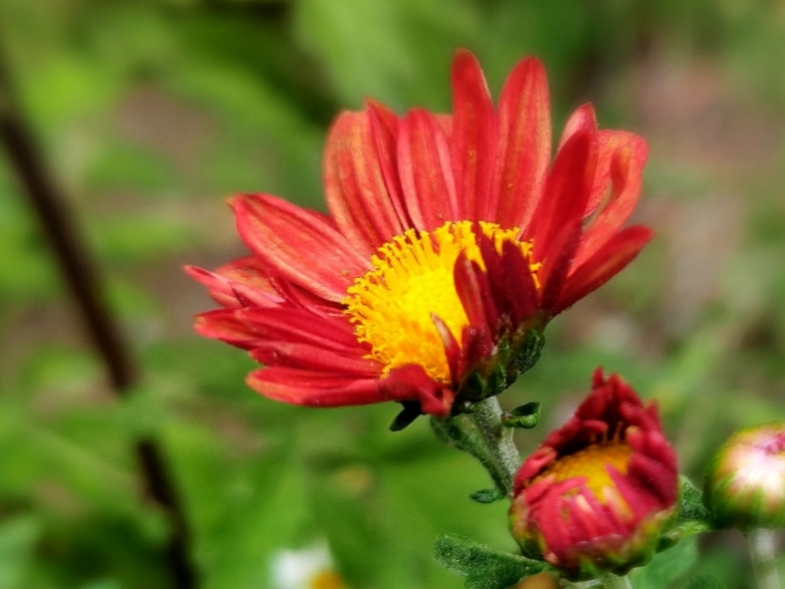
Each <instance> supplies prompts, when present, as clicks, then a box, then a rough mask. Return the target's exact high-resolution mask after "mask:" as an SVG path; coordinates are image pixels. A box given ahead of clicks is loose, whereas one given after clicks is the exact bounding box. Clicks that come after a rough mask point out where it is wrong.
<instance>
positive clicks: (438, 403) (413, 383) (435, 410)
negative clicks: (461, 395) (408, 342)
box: [381, 364, 455, 417]
mask: <svg viewBox="0 0 785 589" xmlns="http://www.w3.org/2000/svg"><path fill="white" fill-rule="evenodd" d="M381 386H382V390H383V392H384V394H385V395H386V396H387V398H388V399H392V400H395V401H419V403H420V409H421V410H422V411H423V413H427V414H429V415H434V416H436V417H447V415H449V414H450V409H451V408H452V403H453V401H454V400H455V392H454V391H453V390H452V389H451V388H449V387H448V386H446V385H444V384H442V383H439V382H436V381H435V380H433V379H432V378H431V377H429V376H428V374H427V373H426V372H425V370H423V367H422V366H419V365H416V364H410V365H408V366H402V367H401V368H396V369H395V370H392V371H390V374H389V376H388V377H387V378H385V379H384V380H383V381H382V384H381Z"/></svg>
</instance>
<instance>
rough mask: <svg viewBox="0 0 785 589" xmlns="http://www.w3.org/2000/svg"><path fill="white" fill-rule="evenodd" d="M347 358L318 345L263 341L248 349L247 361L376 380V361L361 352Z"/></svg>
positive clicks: (377, 374) (377, 372)
mask: <svg viewBox="0 0 785 589" xmlns="http://www.w3.org/2000/svg"><path fill="white" fill-rule="evenodd" d="M353 351H354V352H355V354H353V355H352V356H351V357H349V356H347V355H346V353H342V354H338V353H336V352H334V351H331V350H326V349H324V348H322V347H321V346H313V345H309V344H300V343H293V342H282V341H266V342H263V343H260V344H259V345H258V346H257V347H256V348H254V349H253V350H251V358H253V359H254V360H256V361H257V362H260V363H262V364H266V365H268V366H288V367H290V368H302V369H306V370H316V371H325V372H333V373H336V374H344V375H347V376H353V377H366V378H378V377H379V374H380V372H381V367H380V366H379V364H378V362H374V361H373V360H368V359H366V358H364V357H363V356H364V352H365V351H364V350H361V349H357V350H353Z"/></svg>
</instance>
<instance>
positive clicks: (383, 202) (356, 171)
mask: <svg viewBox="0 0 785 589" xmlns="http://www.w3.org/2000/svg"><path fill="white" fill-rule="evenodd" d="M371 127H372V125H371V121H370V117H369V114H368V112H367V111H366V112H361V113H359V112H343V113H341V115H340V116H339V117H338V119H337V120H336V121H335V123H333V126H332V128H331V130H330V134H329V135H328V137H327V146H326V147H325V150H324V189H325V198H326V201H327V206H328V207H329V209H330V212H331V213H332V214H333V218H334V219H335V222H336V223H337V225H338V227H339V228H340V229H341V231H342V232H343V234H344V235H346V237H347V238H348V239H349V240H350V241H351V242H352V243H353V244H355V246H356V247H357V249H358V250H360V251H362V252H363V253H364V254H365V255H366V256H368V257H370V256H371V255H372V254H373V253H374V252H375V251H376V248H378V247H379V246H380V245H382V244H383V243H385V242H386V241H388V240H389V239H390V238H391V237H392V236H393V235H398V234H399V233H402V232H403V225H402V224H401V221H400V219H399V218H398V214H397V213H396V211H395V208H394V206H393V203H392V200H391V198H390V195H389V193H388V191H387V185H386V182H385V178H384V173H383V171H382V167H381V163H380V161H379V154H378V151H377V145H376V140H375V138H374V135H373V133H372V130H371Z"/></svg>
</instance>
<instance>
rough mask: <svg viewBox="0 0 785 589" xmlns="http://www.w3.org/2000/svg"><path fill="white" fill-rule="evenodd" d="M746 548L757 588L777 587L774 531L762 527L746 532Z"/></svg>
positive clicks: (777, 574) (778, 586)
mask: <svg viewBox="0 0 785 589" xmlns="http://www.w3.org/2000/svg"><path fill="white" fill-rule="evenodd" d="M747 549H748V550H749V552H750V559H751V560H752V569H753V570H754V571H755V580H756V582H757V585H758V589H779V588H780V578H779V571H778V570H777V550H776V546H775V542H774V531H773V530H764V529H762V528H759V529H756V530H752V531H751V532H749V533H748V534H747Z"/></svg>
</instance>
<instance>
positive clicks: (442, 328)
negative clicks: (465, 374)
mask: <svg viewBox="0 0 785 589" xmlns="http://www.w3.org/2000/svg"><path fill="white" fill-rule="evenodd" d="M431 321H433V325H434V327H436V332H437V333H438V334H439V338H440V339H441V340H442V345H443V346H444V355H445V356H446V357H447V364H448V365H449V367H450V375H451V376H452V379H453V382H457V381H458V380H459V379H460V377H461V375H460V373H459V367H460V360H461V352H462V350H461V346H460V344H459V343H458V340H456V339H455V337H454V336H453V334H452V332H451V331H450V328H449V327H447V324H446V323H445V322H444V321H442V319H441V317H439V316H438V315H436V314H434V313H431Z"/></svg>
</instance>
